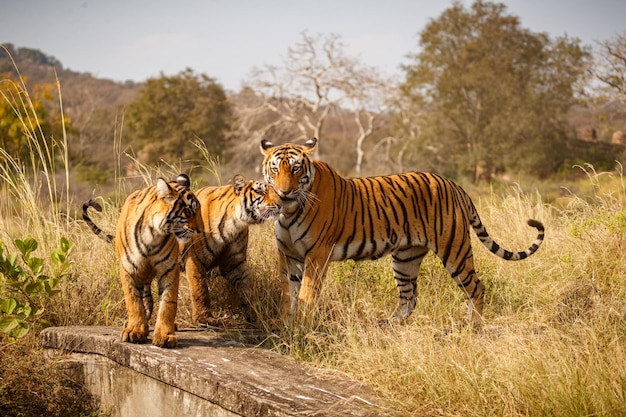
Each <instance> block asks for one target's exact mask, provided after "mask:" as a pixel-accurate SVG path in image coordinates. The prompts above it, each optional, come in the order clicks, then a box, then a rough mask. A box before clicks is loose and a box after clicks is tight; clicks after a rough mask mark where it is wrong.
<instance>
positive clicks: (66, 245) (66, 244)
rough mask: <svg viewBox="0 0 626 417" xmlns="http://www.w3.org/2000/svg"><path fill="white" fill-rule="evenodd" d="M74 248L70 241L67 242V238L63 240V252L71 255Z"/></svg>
mask: <svg viewBox="0 0 626 417" xmlns="http://www.w3.org/2000/svg"><path fill="white" fill-rule="evenodd" d="M73 247H74V245H72V244H71V243H70V241H69V240H67V239H66V238H65V237H62V238H61V250H62V251H63V252H65V253H66V254H69V253H70V251H71V250H72V248H73Z"/></svg>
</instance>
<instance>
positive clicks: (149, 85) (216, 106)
mask: <svg viewBox="0 0 626 417" xmlns="http://www.w3.org/2000/svg"><path fill="white" fill-rule="evenodd" d="M231 115H232V111H231V106H230V103H229V101H228V99H227V97H226V94H225V92H224V89H223V88H222V87H221V85H219V84H217V83H216V82H215V81H214V80H213V79H212V78H210V77H208V76H207V75H205V74H195V73H194V72H193V71H192V70H191V69H187V70H185V71H182V72H180V73H179V74H177V75H175V76H165V75H161V77H159V78H152V79H149V80H148V81H147V82H146V83H145V85H144V87H143V88H142V89H141V90H140V92H139V96H138V97H137V99H136V100H135V101H134V102H133V103H131V104H130V105H129V106H128V109H127V111H126V122H125V123H126V130H125V133H124V135H125V136H128V137H129V138H130V144H131V145H132V146H133V147H135V146H136V149H137V150H138V153H137V158H138V159H139V161H140V162H142V163H146V164H154V165H158V164H160V163H161V162H162V161H167V162H168V163H180V164H182V165H191V166H193V165H194V164H195V163H197V162H198V160H199V158H198V154H199V152H198V148H197V147H196V146H195V145H194V142H197V141H199V142H200V145H201V146H203V147H205V148H206V150H207V151H208V153H209V154H210V155H211V156H212V157H219V156H220V155H221V154H222V151H223V148H224V142H225V138H226V134H227V132H228V131H229V129H230V123H231V117H232V116H231Z"/></svg>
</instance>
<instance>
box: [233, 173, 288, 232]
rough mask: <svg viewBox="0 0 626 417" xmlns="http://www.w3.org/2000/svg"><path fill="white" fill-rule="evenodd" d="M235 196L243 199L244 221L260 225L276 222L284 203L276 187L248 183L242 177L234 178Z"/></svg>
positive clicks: (262, 183)
mask: <svg viewBox="0 0 626 417" xmlns="http://www.w3.org/2000/svg"><path fill="white" fill-rule="evenodd" d="M233 189H234V191H235V195H237V196H238V197H239V198H241V208H242V216H241V217H242V220H244V221H245V222H246V223H248V224H258V223H262V222H264V221H268V220H276V218H277V217H278V215H279V214H280V210H281V208H282V201H281V199H280V196H279V195H278V194H277V192H276V190H275V189H274V187H272V186H271V185H269V184H268V183H266V182H262V181H246V180H245V179H244V178H243V177H242V176H241V175H237V176H235V177H234V178H233Z"/></svg>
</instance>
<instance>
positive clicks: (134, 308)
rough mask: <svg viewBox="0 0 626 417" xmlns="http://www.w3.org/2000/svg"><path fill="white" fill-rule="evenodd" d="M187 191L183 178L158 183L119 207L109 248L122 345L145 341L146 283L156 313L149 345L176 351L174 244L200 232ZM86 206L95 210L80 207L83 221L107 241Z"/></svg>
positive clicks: (149, 310)
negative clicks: (115, 260)
mask: <svg viewBox="0 0 626 417" xmlns="http://www.w3.org/2000/svg"><path fill="white" fill-rule="evenodd" d="M189 186H190V181H189V177H188V176H187V175H184V174H181V175H179V176H178V178H177V179H176V181H172V182H166V181H165V180H164V179H162V178H158V179H157V181H156V184H155V185H153V186H150V187H147V188H144V189H142V190H138V191H135V192H133V193H132V194H131V195H129V196H128V198H127V199H126V201H125V203H124V205H123V206H122V209H121V212H120V216H119V219H118V222H117V228H116V234H115V239H114V243H115V250H116V253H117V255H118V257H119V266H120V279H121V282H122V288H123V290H124V300H125V303H126V310H127V313H128V321H127V323H126V326H125V328H124V330H123V331H122V341H124V342H131V343H145V342H146V341H147V338H148V332H149V329H148V320H149V319H150V316H151V313H152V304H153V300H152V293H151V283H152V281H153V280H154V279H156V280H157V282H158V290H159V308H158V314H157V318H156V324H155V329H154V334H153V337H152V344H154V345H156V346H160V347H174V346H176V336H175V334H174V327H175V323H174V322H175V318H176V309H177V299H178V285H179V278H180V263H179V244H181V243H186V242H188V241H189V240H190V239H191V237H192V236H193V235H195V234H197V233H199V231H200V230H202V222H201V221H200V220H199V218H198V216H199V214H198V213H199V208H200V203H199V202H198V199H197V198H196V196H195V195H194V193H193V192H191V190H190V189H189ZM89 207H94V208H95V209H96V210H98V209H100V207H99V206H98V205H97V204H94V202H93V201H90V202H88V203H86V204H85V205H83V218H84V219H85V221H86V222H87V224H88V225H89V226H90V228H91V229H92V230H93V231H94V233H96V234H97V235H98V236H100V237H102V238H103V239H105V240H107V241H111V235H106V234H105V233H104V232H103V231H102V230H101V229H100V228H98V227H97V226H96V225H95V224H94V222H93V221H92V220H91V219H90V218H89V216H88V213H87V209H88V208H89Z"/></svg>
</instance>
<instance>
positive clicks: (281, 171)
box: [261, 138, 317, 204]
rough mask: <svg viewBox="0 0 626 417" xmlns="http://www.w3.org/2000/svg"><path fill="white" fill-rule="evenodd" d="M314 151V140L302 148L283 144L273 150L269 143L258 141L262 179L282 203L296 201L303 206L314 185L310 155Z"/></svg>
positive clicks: (310, 140)
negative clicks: (262, 155) (311, 186)
mask: <svg viewBox="0 0 626 417" xmlns="http://www.w3.org/2000/svg"><path fill="white" fill-rule="evenodd" d="M316 147H317V138H312V139H309V140H307V141H306V142H305V143H304V145H296V144H293V143H286V144H284V145H280V146H274V145H273V144H272V143H271V142H270V141H268V140H266V139H263V140H262V141H261V152H262V153H263V154H264V155H265V158H264V160H263V175H264V176H265V180H266V181H267V182H268V183H269V184H271V185H273V186H274V188H275V189H276V192H277V193H278V195H279V196H280V198H281V199H282V201H283V203H286V202H289V201H296V202H298V203H299V204H303V203H304V202H306V200H307V198H308V197H307V196H308V191H309V188H310V185H311V183H312V182H313V174H314V171H313V169H312V164H311V154H312V153H313V152H314V151H315V148H316Z"/></svg>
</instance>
